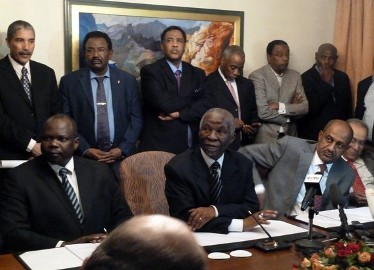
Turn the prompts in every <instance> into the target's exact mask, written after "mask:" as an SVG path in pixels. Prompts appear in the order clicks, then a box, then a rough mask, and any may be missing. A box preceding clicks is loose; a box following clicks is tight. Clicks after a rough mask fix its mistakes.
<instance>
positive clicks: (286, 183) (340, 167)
mask: <svg viewBox="0 0 374 270" xmlns="http://www.w3.org/2000/svg"><path fill="white" fill-rule="evenodd" d="M315 150H316V144H315V143H312V142H309V141H306V140H303V139H299V138H295V137H291V136H285V137H284V138H282V139H280V140H276V141H275V142H273V143H269V144H254V145H248V146H245V147H242V148H240V150H239V152H241V153H242V154H244V155H245V156H246V157H248V158H250V159H252V160H253V161H254V162H256V163H257V164H259V165H261V166H262V167H265V168H267V169H269V170H271V171H270V172H269V174H268V178H267V180H265V181H264V186H265V190H266V203H265V208H266V209H274V210H277V211H278V212H279V214H280V215H283V214H289V213H290V211H291V210H292V208H293V206H294V204H295V201H296V198H297V195H298V194H299V192H300V189H301V187H302V185H303V183H304V179H305V176H306V174H307V173H308V170H309V166H310V164H311V162H312V160H313V155H314V152H315ZM354 177H355V175H354V172H353V170H352V169H351V167H350V166H349V165H348V164H347V163H346V162H345V161H344V160H343V159H342V158H339V159H338V160H337V161H336V162H335V163H334V164H333V165H332V167H331V169H330V171H329V174H328V176H327V182H326V189H325V191H324V193H323V197H322V200H323V201H322V209H323V210H328V209H332V208H333V205H332V203H331V202H330V200H329V198H328V194H329V187H330V185H331V184H333V183H337V184H338V185H339V187H340V190H341V192H342V193H343V196H344V199H345V200H346V202H348V194H349V188H350V187H351V186H352V183H353V180H354Z"/></svg>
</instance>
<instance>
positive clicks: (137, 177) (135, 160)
mask: <svg viewBox="0 0 374 270" xmlns="http://www.w3.org/2000/svg"><path fill="white" fill-rule="evenodd" d="M173 156H174V154H172V153H168V152H162V151H147V152H141V153H138V154H135V155H133V156H130V157H128V158H125V159H124V160H123V161H122V162H121V165H120V188H121V190H122V192H123V194H124V196H125V200H126V202H127V204H128V205H129V207H130V209H131V211H132V212H133V214H134V215H139V214H163V215H169V205H168V202H167V199H166V196H165V180H166V178H165V173H164V166H165V164H166V163H168V162H169V160H170V159H171V158H172V157H173Z"/></svg>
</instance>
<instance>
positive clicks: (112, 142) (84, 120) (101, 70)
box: [60, 31, 142, 174]
mask: <svg viewBox="0 0 374 270" xmlns="http://www.w3.org/2000/svg"><path fill="white" fill-rule="evenodd" d="M83 47H84V55H85V58H86V61H87V63H88V65H89V67H88V68H82V69H80V70H78V71H75V72H72V73H70V74H68V75H66V76H64V77H62V78H61V82H60V96H61V102H62V112H63V113H66V114H68V115H70V116H71V117H72V118H73V119H74V120H75V121H76V122H77V126H78V133H79V139H80V146H79V151H78V153H79V154H80V155H84V156H85V157H88V158H91V159H94V160H98V161H100V162H103V163H108V164H111V165H112V168H113V170H114V172H115V173H116V174H118V165H119V162H120V160H121V159H122V158H124V157H127V156H130V155H131V154H133V153H134V152H135V150H136V142H137V139H138V136H139V135H140V132H141V128H142V116H141V107H140V102H139V97H138V91H137V86H136V80H135V78H134V77H133V76H132V75H130V74H128V73H127V72H125V71H122V70H119V69H118V68H113V67H109V66H108V61H109V59H110V58H111V57H112V54H113V50H112V41H111V40H110V38H109V36H108V35H107V34H106V33H103V32H100V31H93V32H90V33H88V34H87V35H86V36H85V38H84V40H83ZM100 78H101V79H103V87H104V91H105V96H104V98H105V100H104V101H103V100H99V99H100V97H99V95H98V94H99V92H100V89H99V86H100V83H99V79H100ZM103 107H105V108H106V109H105V111H106V112H107V115H105V119H106V124H108V126H107V135H106V137H107V138H106V139H102V137H103V136H102V135H99V132H100V133H102V131H103V130H104V127H103V125H102V124H100V123H102V122H101V120H100V119H102V118H101V116H100V115H101V114H100V110H101V108H103ZM104 137H105V136H104Z"/></svg>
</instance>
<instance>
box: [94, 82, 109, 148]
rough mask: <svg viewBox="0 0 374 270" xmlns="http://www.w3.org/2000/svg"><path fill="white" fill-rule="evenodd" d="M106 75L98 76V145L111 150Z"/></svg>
mask: <svg viewBox="0 0 374 270" xmlns="http://www.w3.org/2000/svg"><path fill="white" fill-rule="evenodd" d="M105 78H106V77H96V78H95V80H96V81H97V93H96V108H97V130H96V133H97V145H98V148H99V149H100V150H102V151H109V150H110V148H111V146H112V143H111V141H110V129H109V118H108V107H107V100H106V96H105V88H104V80H105Z"/></svg>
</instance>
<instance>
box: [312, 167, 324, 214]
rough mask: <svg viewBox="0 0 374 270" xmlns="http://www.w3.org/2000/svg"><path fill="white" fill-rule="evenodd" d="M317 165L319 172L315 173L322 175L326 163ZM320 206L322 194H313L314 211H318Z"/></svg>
mask: <svg viewBox="0 0 374 270" xmlns="http://www.w3.org/2000/svg"><path fill="white" fill-rule="evenodd" d="M318 167H319V172H317V173H316V174H320V175H323V174H324V173H325V171H326V170H327V166H326V164H324V163H323V164H319V165H318ZM321 208H322V195H315V196H314V201H313V209H314V211H317V212H318V211H320V210H321Z"/></svg>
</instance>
